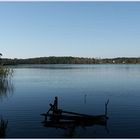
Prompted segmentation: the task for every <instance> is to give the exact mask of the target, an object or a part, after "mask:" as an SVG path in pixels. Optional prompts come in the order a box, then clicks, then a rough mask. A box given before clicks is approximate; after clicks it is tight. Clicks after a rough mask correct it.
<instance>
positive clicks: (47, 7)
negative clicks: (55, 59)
mask: <svg viewBox="0 0 140 140" xmlns="http://www.w3.org/2000/svg"><path fill="white" fill-rule="evenodd" d="M0 53H2V54H3V57H4V58H5V57H6V58H30V57H43V56H78V57H102V58H105V57H109V58H110V57H139V56H140V2H101V1H100V2H95V1H93V2H0Z"/></svg>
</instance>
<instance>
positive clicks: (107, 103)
mask: <svg viewBox="0 0 140 140" xmlns="http://www.w3.org/2000/svg"><path fill="white" fill-rule="evenodd" d="M108 103H109V99H108V100H107V102H106V103H105V116H107V105H108Z"/></svg>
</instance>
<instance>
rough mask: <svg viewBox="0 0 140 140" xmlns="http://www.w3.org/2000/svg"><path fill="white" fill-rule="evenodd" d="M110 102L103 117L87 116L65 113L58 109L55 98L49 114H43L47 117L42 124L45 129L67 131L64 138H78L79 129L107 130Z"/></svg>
mask: <svg viewBox="0 0 140 140" xmlns="http://www.w3.org/2000/svg"><path fill="white" fill-rule="evenodd" d="M108 103H109V100H108V101H107V102H106V103H105V114H102V115H94V116H93V115H87V114H81V113H77V112H69V111H64V110H62V109H59V108H58V97H55V100H54V103H53V104H50V109H49V110H48V112H47V113H43V114H41V115H42V116H45V120H44V121H43V122H42V123H43V125H44V127H47V128H56V129H58V128H59V129H63V130H64V131H65V133H64V137H68V138H69V137H76V129H77V128H78V127H81V128H83V129H84V130H86V127H91V126H94V125H100V126H104V127H105V128H106V130H108V129H107V120H108V119H109V118H108V117H107V105H108Z"/></svg>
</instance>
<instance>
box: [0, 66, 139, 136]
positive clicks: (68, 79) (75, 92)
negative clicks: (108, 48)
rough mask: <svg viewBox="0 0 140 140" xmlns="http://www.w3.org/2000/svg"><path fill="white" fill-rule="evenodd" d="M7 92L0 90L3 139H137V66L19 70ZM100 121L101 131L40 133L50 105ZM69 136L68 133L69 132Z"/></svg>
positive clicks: (48, 130)
mask: <svg viewBox="0 0 140 140" xmlns="http://www.w3.org/2000/svg"><path fill="white" fill-rule="evenodd" d="M13 70H14V74H13V77H12V78H11V79H10V80H9V84H8V88H7V89H6V90H3V89H1V88H0V90H1V91H0V117H2V118H3V119H5V120H8V126H7V131H6V137H7V138H66V137H75V138H96V137H97V138H140V119H139V118H140V65H135V64H134V65H125V64H122V65H115V64H114V65H109V64H106V65H102V64H101V65H60V64H59V65H19V66H13ZM55 96H57V97H58V104H59V108H61V109H63V110H67V111H73V112H78V113H82V114H89V115H102V114H104V112H105V102H106V101H107V100H108V99H109V104H108V110H107V113H108V114H107V116H108V117H109V119H108V120H107V125H106V126H104V125H103V126H101V125H94V124H93V125H89V126H82V125H81V126H77V127H76V126H75V127H74V129H72V130H71V129H70V128H67V129H61V128H59V127H58V128H57V127H44V125H43V124H42V121H43V120H44V117H43V116H41V115H40V114H41V113H44V112H47V111H48V109H49V108H50V106H49V104H50V103H52V102H53V101H54V98H55ZM71 131H72V132H71Z"/></svg>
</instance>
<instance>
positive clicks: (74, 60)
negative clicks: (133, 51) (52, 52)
mask: <svg viewBox="0 0 140 140" xmlns="http://www.w3.org/2000/svg"><path fill="white" fill-rule="evenodd" d="M2 62H3V64H4V65H18V64H140V57H137V58H127V57H118V58H104V59H101V58H83V57H71V56H69V57H68V56H67V57H65V56H63V57H55V56H50V57H38V58H28V59H17V58H15V59H7V58H3V59H2Z"/></svg>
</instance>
